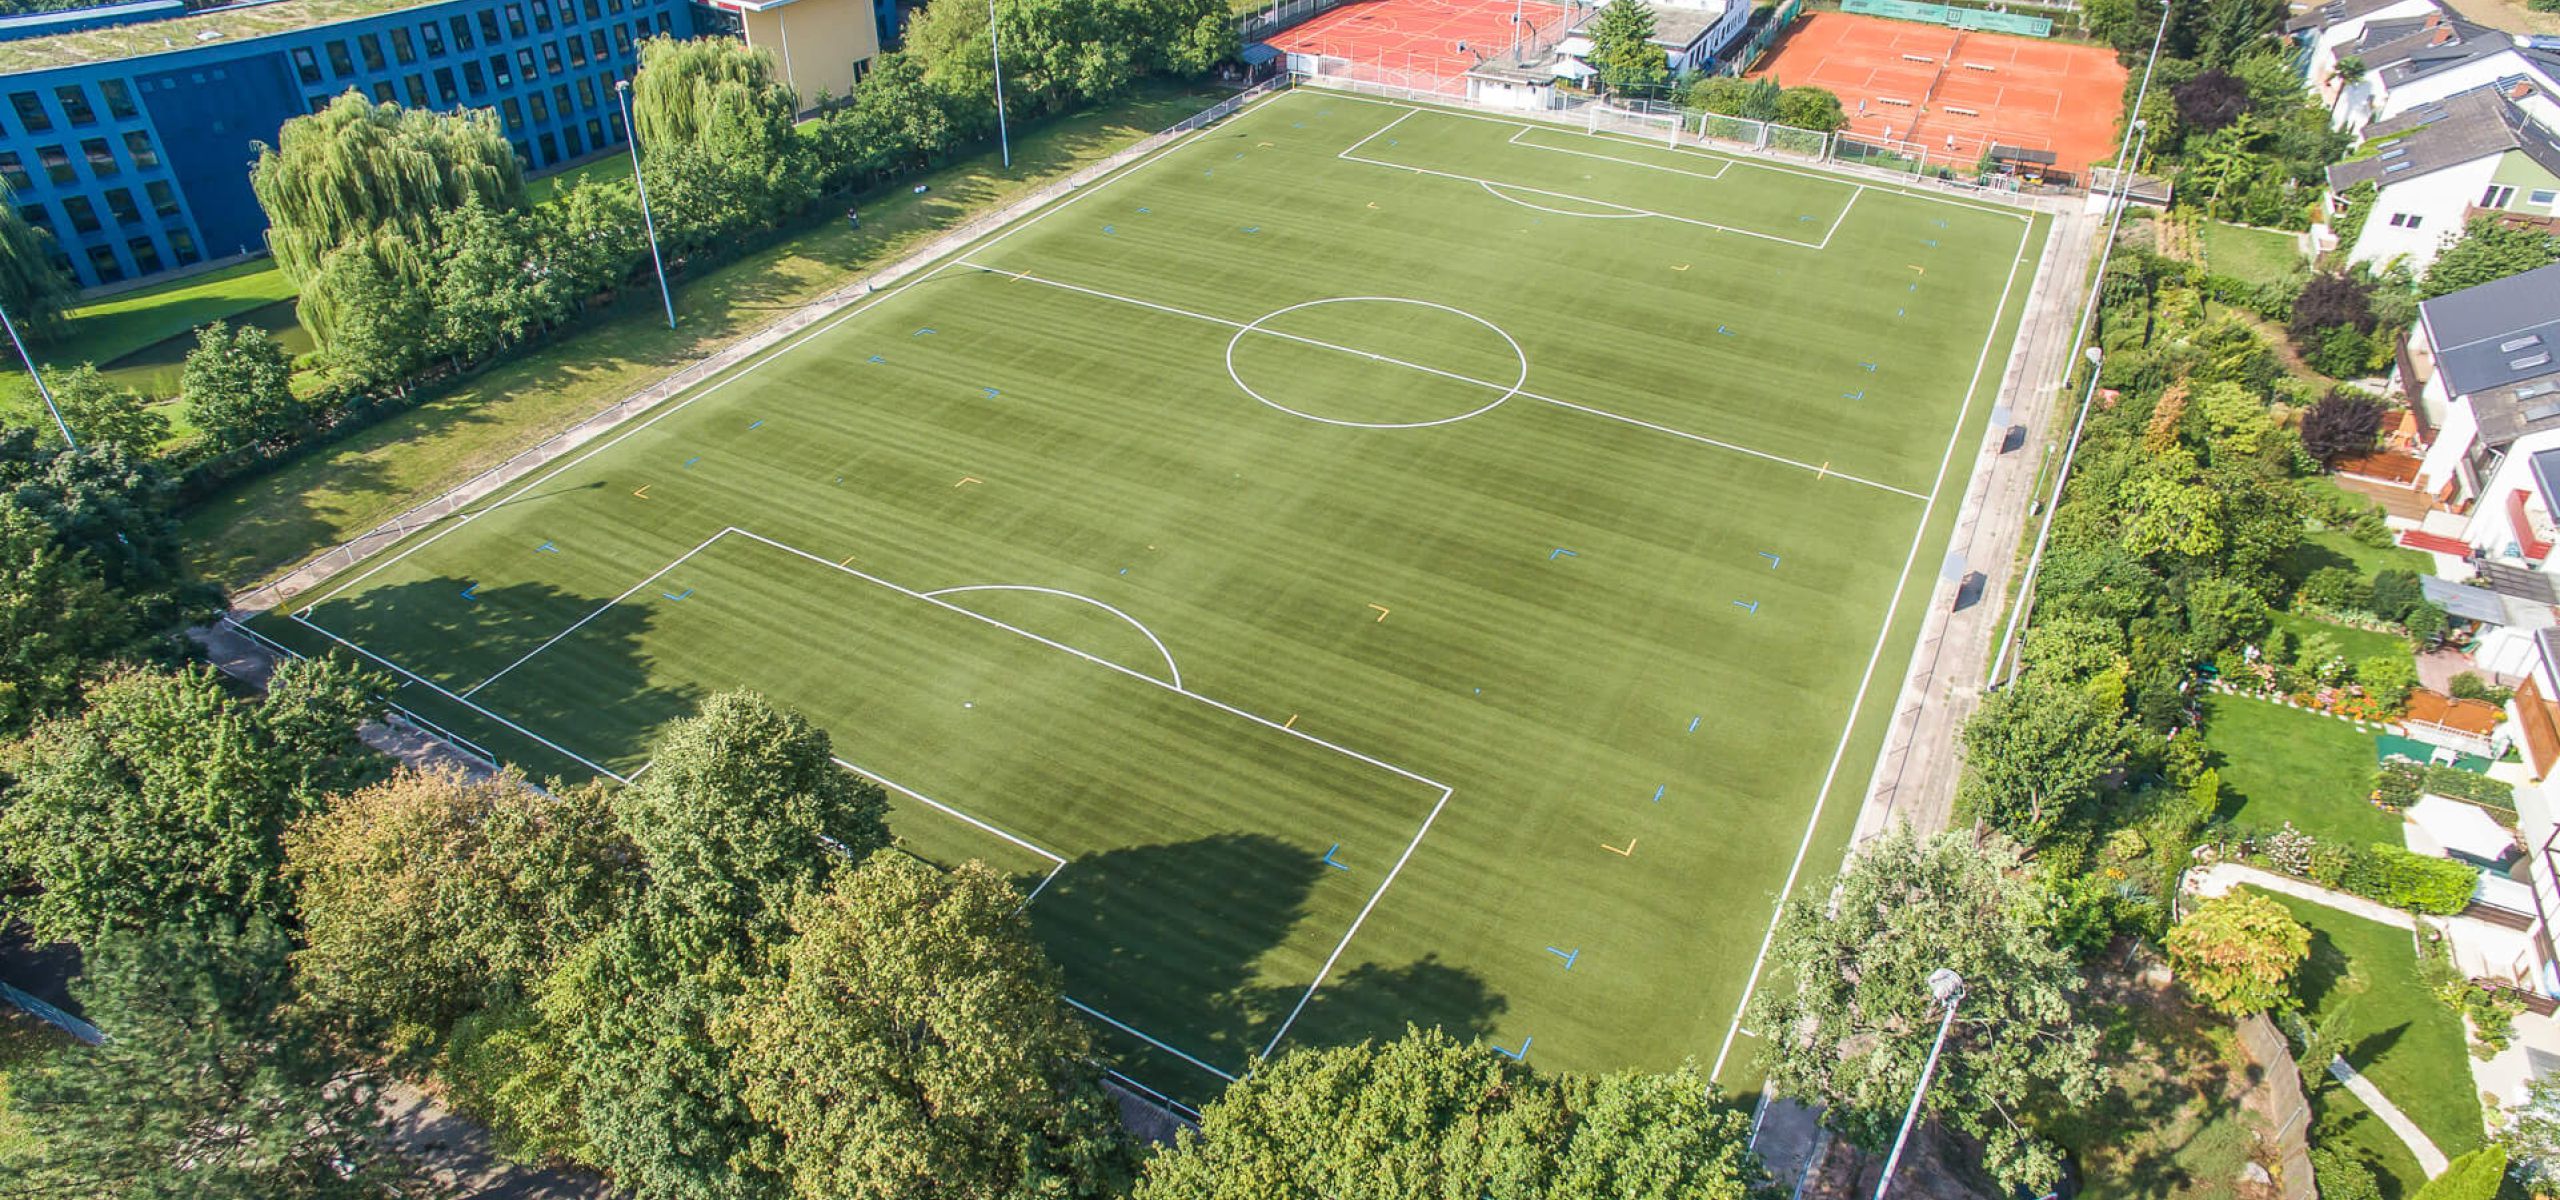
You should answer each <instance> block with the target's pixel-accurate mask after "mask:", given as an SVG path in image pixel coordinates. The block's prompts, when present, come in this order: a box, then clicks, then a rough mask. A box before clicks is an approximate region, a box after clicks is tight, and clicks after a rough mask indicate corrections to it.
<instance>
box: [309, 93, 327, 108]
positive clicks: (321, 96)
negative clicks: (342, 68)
mask: <svg viewBox="0 0 2560 1200" xmlns="http://www.w3.org/2000/svg"><path fill="white" fill-rule="evenodd" d="M329 100H330V96H329V93H327V92H313V93H312V94H311V111H313V112H318V111H320V110H321V109H324V108H327V107H329Z"/></svg>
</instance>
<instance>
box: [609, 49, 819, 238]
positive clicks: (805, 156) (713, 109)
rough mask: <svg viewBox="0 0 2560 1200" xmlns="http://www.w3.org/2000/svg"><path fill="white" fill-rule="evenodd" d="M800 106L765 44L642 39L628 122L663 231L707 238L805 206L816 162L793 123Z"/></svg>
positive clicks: (764, 223)
mask: <svg viewBox="0 0 2560 1200" xmlns="http://www.w3.org/2000/svg"><path fill="white" fill-rule="evenodd" d="M799 109H800V100H799V97H798V96H797V95H796V94H795V93H793V92H792V90H791V87H790V85H789V84H786V83H784V82H783V81H782V80H781V79H780V78H778V77H777V76H776V74H775V72H774V61H773V55H772V54H770V53H768V52H766V51H764V50H760V49H755V48H752V47H749V46H748V45H746V44H745V43H743V42H737V41H731V40H729V39H727V38H704V39H701V40H698V41H677V40H675V39H673V38H653V39H651V40H649V41H648V42H646V43H644V44H643V45H642V46H641V48H640V68H639V73H638V75H636V76H635V77H634V79H633V81H632V85H631V121H632V125H633V127H634V128H635V129H637V130H638V132H639V137H640V153H641V155H642V166H643V168H644V169H645V170H647V171H648V173H649V193H650V199H651V200H653V201H655V202H656V203H657V205H658V224H659V227H660V230H661V232H662V233H664V234H665V235H666V237H667V240H668V241H670V242H673V243H674V244H675V245H676V246H677V247H678V248H679V250H687V249H695V248H699V247H703V246H708V245H712V244H714V243H718V242H721V241H723V240H726V239H730V238H735V237H738V236H741V235H743V234H746V233H749V232H751V231H753V230H757V229H762V228H765V227H768V226H770V225H771V224H772V223H773V222H774V220H775V219H776V218H777V217H780V216H783V215H786V214H789V213H793V212H797V211H798V210H800V209H801V208H802V207H805V206H806V205H807V204H808V203H809V201H810V200H811V199H813V198H814V197H815V196H816V194H817V171H816V163H815V161H814V160H813V157H812V156H811V154H810V152H809V146H808V143H806V142H805V141H803V140H802V139H801V136H800V133H799V131H798V130H797V129H795V128H793V123H794V119H795V118H796V117H797V116H798V113H799Z"/></svg>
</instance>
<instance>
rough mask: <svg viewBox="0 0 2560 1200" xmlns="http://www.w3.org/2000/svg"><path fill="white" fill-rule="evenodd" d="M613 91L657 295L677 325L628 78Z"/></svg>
mask: <svg viewBox="0 0 2560 1200" xmlns="http://www.w3.org/2000/svg"><path fill="white" fill-rule="evenodd" d="M613 92H614V95H615V96H617V97H619V98H620V99H621V101H622V128H623V130H624V131H625V132H626V133H628V134H630V142H631V182H632V183H633V184H634V185H635V186H637V187H638V188H639V189H640V224H641V225H642V226H643V227H644V228H646V229H647V230H648V231H649V261H650V263H652V264H654V265H655V266H656V267H657V268H658V299H659V300H660V301H661V302H663V303H664V304H665V305H666V306H667V328H669V329H673V328H675V327H676V294H675V293H674V292H672V291H669V290H667V260H666V258H665V256H663V255H661V254H659V253H658V220H657V218H655V217H652V216H650V215H649V181H648V179H647V178H646V177H644V176H643V175H642V173H641V171H640V123H639V122H637V121H634V120H632V119H631V81H630V80H628V79H617V80H615V81H614V83H613Z"/></svg>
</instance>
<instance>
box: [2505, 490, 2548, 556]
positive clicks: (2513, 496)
mask: <svg viewBox="0 0 2560 1200" xmlns="http://www.w3.org/2000/svg"><path fill="white" fill-rule="evenodd" d="M2507 528H2508V529H2509V530H2510V531H2511V532H2513V533H2514V534H2515V535H2516V546H2517V552H2518V553H2520V554H2522V555H2523V556H2524V560H2525V561H2526V562H2528V563H2531V564H2533V565H2534V566H2537V567H2538V566H2541V565H2542V560H2544V559H2546V558H2549V557H2551V539H2552V529H2551V519H2550V517H2548V516H2547V515H2545V514H2542V513H2539V512H2536V511H2534V508H2533V494H2532V493H2531V492H2527V491H2525V490H2524V489H2523V488H2517V489H2516V490H2514V491H2511V492H2508V493H2507Z"/></svg>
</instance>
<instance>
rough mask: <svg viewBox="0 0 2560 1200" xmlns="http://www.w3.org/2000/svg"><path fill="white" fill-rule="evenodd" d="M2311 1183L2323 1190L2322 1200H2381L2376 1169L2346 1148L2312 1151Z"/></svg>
mask: <svg viewBox="0 0 2560 1200" xmlns="http://www.w3.org/2000/svg"><path fill="white" fill-rule="evenodd" d="M2311 1180H2312V1182H2313V1184H2315V1185H2316V1186H2318V1188H2319V1189H2320V1200H2382V1185H2381V1184H2379V1183H2377V1182H2375V1180H2374V1178H2373V1169H2372V1168H2371V1167H2368V1166H2366V1165H2364V1160H2363V1159H2360V1158H2357V1157H2356V1156H2355V1152H2354V1151H2351V1150H2349V1149H2347V1148H2346V1147H2344V1146H2319V1147H2315V1148H2314V1149H2313V1150H2312V1151H2311Z"/></svg>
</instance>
